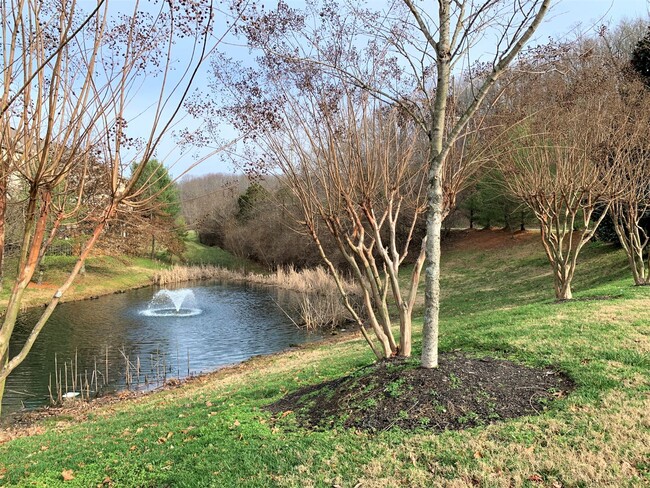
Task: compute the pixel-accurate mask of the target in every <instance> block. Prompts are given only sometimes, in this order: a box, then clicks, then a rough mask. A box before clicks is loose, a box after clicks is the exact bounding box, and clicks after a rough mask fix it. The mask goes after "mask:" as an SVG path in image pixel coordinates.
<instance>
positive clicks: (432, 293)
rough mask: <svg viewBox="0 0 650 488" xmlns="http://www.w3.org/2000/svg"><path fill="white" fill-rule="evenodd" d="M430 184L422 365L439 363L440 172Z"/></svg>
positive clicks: (429, 366) (424, 366) (432, 365)
mask: <svg viewBox="0 0 650 488" xmlns="http://www.w3.org/2000/svg"><path fill="white" fill-rule="evenodd" d="M438 168H439V166H438ZM438 173H439V171H438ZM432 183H433V184H432ZM431 184H432V188H430V192H431V195H430V200H429V201H430V204H429V208H428V211H427V257H426V265H425V269H424V324H423V326H422V367H423V368H437V367H438V321H439V313H440V237H441V236H440V231H441V229H442V184H441V181H440V175H438V176H436V177H434V179H433V181H432V182H430V185H431Z"/></svg>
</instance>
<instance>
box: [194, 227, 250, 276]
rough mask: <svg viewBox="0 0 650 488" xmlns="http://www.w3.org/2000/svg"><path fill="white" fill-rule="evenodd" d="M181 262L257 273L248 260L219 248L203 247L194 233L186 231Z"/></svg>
mask: <svg viewBox="0 0 650 488" xmlns="http://www.w3.org/2000/svg"><path fill="white" fill-rule="evenodd" d="M183 261H184V263H185V264H187V265H188V266H194V265H203V266H221V267H223V268H228V269H237V270H243V271H259V269H260V268H259V266H258V265H256V264H255V263H253V262H252V261H249V260H248V259H243V258H238V257H237V256H235V255H234V254H231V253H229V252H228V251H225V250H223V249H221V248H220V247H209V246H204V245H203V244H201V243H200V242H199V237H198V235H197V234H196V232H195V231H188V233H187V237H186V238H185V253H184V254H183Z"/></svg>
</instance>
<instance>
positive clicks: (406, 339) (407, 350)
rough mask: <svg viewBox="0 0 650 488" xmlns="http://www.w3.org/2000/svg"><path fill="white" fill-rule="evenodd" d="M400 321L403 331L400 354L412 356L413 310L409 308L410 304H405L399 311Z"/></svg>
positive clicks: (400, 339) (400, 337)
mask: <svg viewBox="0 0 650 488" xmlns="http://www.w3.org/2000/svg"><path fill="white" fill-rule="evenodd" d="M399 315H400V317H399V321H400V325H401V327H400V329H401V333H400V336H399V354H400V356H404V357H407V358H408V357H411V345H412V344H411V343H412V341H411V329H412V325H411V311H410V310H409V309H408V306H407V305H406V304H404V306H403V307H402V308H401V309H400V311H399Z"/></svg>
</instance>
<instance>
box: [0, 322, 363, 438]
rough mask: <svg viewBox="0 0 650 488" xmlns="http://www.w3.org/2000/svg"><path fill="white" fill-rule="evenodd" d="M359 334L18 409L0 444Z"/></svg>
mask: <svg viewBox="0 0 650 488" xmlns="http://www.w3.org/2000/svg"><path fill="white" fill-rule="evenodd" d="M360 337H361V333H360V332H359V331H356V330H352V329H345V330H343V331H341V330H335V331H334V332H332V333H331V335H330V336H329V337H324V338H322V339H320V340H316V341H313V342H305V343H302V344H297V345H292V346H289V347H287V348H286V349H283V350H281V351H277V352H272V353H269V354H258V355H255V356H251V357H250V358H248V359H245V360H244V361H241V362H238V363H231V364H226V365H223V366H220V367H218V368H217V369H215V370H213V371H205V372H200V373H198V374H195V375H191V376H186V377H184V378H180V379H179V378H169V379H168V380H167V381H166V382H165V383H164V384H162V385H160V386H157V387H155V388H152V389H149V390H129V389H124V390H117V391H114V392H110V393H107V394H105V395H101V396H98V397H95V398H93V399H91V400H69V401H66V402H64V403H63V404H62V405H46V406H42V407H38V408H35V409H31V410H18V411H15V412H10V413H8V414H7V415H3V416H2V417H0V445H2V444H4V443H6V442H9V441H11V440H14V439H17V438H20V437H29V436H31V435H36V434H39V433H41V432H42V430H43V428H42V427H40V426H39V424H40V423H41V422H43V421H47V420H56V419H57V418H62V419H64V421H65V425H66V426H68V425H70V424H78V423H81V422H84V421H86V420H88V419H89V415H92V414H94V413H98V411H100V410H101V409H103V408H107V409H109V412H112V411H113V410H112V407H114V406H116V405H124V404H127V403H130V402H132V403H137V402H139V401H143V400H146V399H149V398H150V397H152V396H154V395H157V394H163V393H165V392H169V391H174V390H178V389H182V388H188V389H191V388H193V387H195V386H196V387H199V386H202V385H204V384H205V383H208V382H212V381H219V380H221V379H225V378H228V377H229V376H231V375H233V374H238V373H242V372H246V371H248V370H250V369H255V368H261V367H264V366H265V365H267V364H268V363H269V362H270V361H272V360H274V359H277V358H281V357H282V356H284V355H289V354H292V353H296V352H301V351H303V352H307V351H309V350H311V349H314V348H318V347H322V346H327V345H333V344H337V343H344V342H348V341H354V340H358V339H359V338H360Z"/></svg>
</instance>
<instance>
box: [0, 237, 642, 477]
mask: <svg viewBox="0 0 650 488" xmlns="http://www.w3.org/2000/svg"><path fill="white" fill-rule="evenodd" d="M533 237H534V236H533ZM533 237H531V236H528V237H526V236H524V237H523V238H520V239H518V240H512V242H510V241H509V240H508V238H503V239H501V240H500V241H498V242H497V244H498V245H490V246H483V245H481V236H480V235H479V234H478V233H477V235H475V236H472V237H471V239H467V240H466V241H463V240H460V241H458V242H456V243H455V244H454V245H453V246H451V247H448V248H447V249H445V251H444V256H443V282H442V287H443V296H444V298H443V304H442V309H441V349H442V350H443V351H456V350H460V351H464V352H466V353H467V354H471V355H476V356H485V355H489V356H493V357H498V358H507V359H511V360H513V361H516V362H520V363H522V364H527V365H532V366H535V365H537V366H539V365H545V366H546V365H553V366H555V367H556V368H558V369H560V370H562V371H564V372H565V373H566V374H568V375H569V376H570V377H571V378H572V379H573V380H574V381H575V382H576V386H577V388H576V390H575V391H574V392H573V393H572V394H570V395H569V396H568V397H566V398H561V399H558V400H557V401H554V402H552V403H551V404H550V405H549V407H548V409H546V410H545V411H543V412H540V415H537V416H529V417H522V418H519V419H514V420H508V421H503V422H498V423H495V424H492V425H486V426H480V427H474V428H472V429H469V430H464V431H448V432H444V433H442V434H434V433H431V432H428V431H426V430H422V431H418V432H405V431H400V430H389V431H386V432H382V433H380V434H374V435H372V434H368V433H364V432H358V431H353V430H346V429H340V428H339V429H336V430H322V431H316V432H312V431H306V430H303V429H302V428H300V427H298V426H297V424H296V422H295V420H294V418H293V415H292V413H291V412H285V415H283V416H280V418H277V419H274V418H271V417H270V415H269V414H267V413H266V412H264V411H263V410H261V407H263V406H264V405H266V404H268V403H270V402H272V401H274V400H277V399H279V398H280V397H281V396H282V395H283V394H284V393H286V392H288V391H292V390H295V389H296V388H298V387H301V386H304V385H308V384H313V383H317V382H321V381H323V380H327V379H332V378H336V377H339V376H341V375H344V374H348V373H350V372H352V371H354V370H355V369H357V368H359V367H361V366H364V365H367V364H369V363H370V362H372V355H371V354H370V352H369V350H368V348H367V346H366V345H365V344H364V343H363V341H362V340H361V339H352V340H346V341H344V342H340V343H335V344H317V345H311V346H307V347H305V348H303V349H299V350H294V351H290V352H287V353H285V354H282V355H277V356H271V357H264V358H256V359H254V360H252V361H249V362H248V363H246V364H244V365H241V366H239V367H235V368H232V369H229V370H223V371H221V372H218V373H215V374H213V375H209V376H206V377H203V378H200V379H197V380H195V381H193V382H190V383H189V384H187V385H185V386H183V387H182V388H179V389H173V390H169V391H163V392H159V393H155V394H151V395H148V396H145V397H142V398H140V399H138V400H136V401H127V402H124V403H122V404H118V405H112V406H107V407H100V408H97V409H95V410H92V411H91V412H90V413H78V414H70V415H69V416H63V417H54V418H52V419H50V420H47V421H43V422H41V423H40V424H37V425H36V426H34V427H33V428H31V429H30V433H31V434H33V435H31V436H29V437H22V438H18V439H15V440H12V441H9V442H5V443H4V444H1V445H0V485H2V484H3V483H4V484H5V485H6V486H44V487H45V486H47V487H50V486H58V485H66V486H84V487H87V486H102V484H103V486H134V487H136V486H137V487H142V486H152V487H154V486H155V487H158V486H187V487H203V486H219V487H222V486H224V487H230V486H233V487H239V486H341V487H354V486H363V487H364V488H367V487H380V486H382V487H383V486H453V487H463V486H494V487H501V486H503V487H509V486H531V487H536V486H545V487H546V486H548V487H560V486H561V487H569V486H572V487H573V486H578V487H579V486H583V487H593V486H615V487H636V486H647V485H648V484H650V288H648V287H645V288H635V287H632V286H631V285H632V280H631V278H630V277H629V276H628V274H627V272H626V271H625V269H624V267H625V259H624V256H623V255H622V254H621V252H620V251H616V250H613V249H612V248H610V247H609V246H604V245H601V244H593V245H590V246H588V248H587V249H586V250H585V252H584V254H583V256H582V258H581V260H580V270H579V273H578V275H577V276H576V281H575V286H574V291H575V296H576V297H578V298H581V297H582V298H586V297H598V296H603V295H609V296H612V297H614V298H612V299H609V300H591V301H573V302H568V303H559V304H558V303H555V302H554V300H553V290H552V281H551V276H550V268H549V266H548V265H547V264H546V262H545V260H544V256H543V252H542V250H541V245H539V244H538V243H537V240H536V239H535V238H533ZM495 242H496V241H495ZM419 325H420V324H419V323H417V324H416V328H417V329H419ZM260 340H264V338H263V337H260ZM415 340H416V351H415V354H418V353H419V351H418V350H417V349H418V348H419V335H418V334H416V335H415ZM68 470H71V471H68ZM64 471H66V475H67V476H68V477H69V478H72V479H71V480H70V481H66V482H64V481H63V475H62V473H63V472H64Z"/></svg>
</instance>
